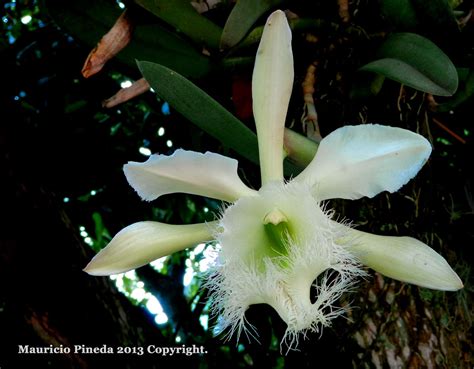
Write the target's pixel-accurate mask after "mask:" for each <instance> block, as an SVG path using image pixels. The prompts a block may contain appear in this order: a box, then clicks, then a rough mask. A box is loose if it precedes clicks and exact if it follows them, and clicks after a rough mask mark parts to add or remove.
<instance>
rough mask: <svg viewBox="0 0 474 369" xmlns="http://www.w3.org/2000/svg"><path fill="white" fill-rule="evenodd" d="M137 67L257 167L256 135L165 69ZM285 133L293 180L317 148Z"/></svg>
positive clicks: (174, 102) (186, 113)
mask: <svg viewBox="0 0 474 369" xmlns="http://www.w3.org/2000/svg"><path fill="white" fill-rule="evenodd" d="M138 67H139V69H140V71H141V72H142V74H143V76H144V77H145V79H146V80H147V81H148V83H150V85H151V86H152V87H153V89H154V90H155V91H156V93H157V94H158V95H159V96H160V97H161V98H162V99H164V100H165V101H167V102H168V103H169V104H170V105H171V106H173V108H174V109H176V110H177V111H178V112H179V113H180V114H182V115H183V116H184V117H185V118H186V119H188V120H189V121H190V122H192V123H194V124H195V125H197V126H198V127H199V128H201V129H202V130H203V131H206V132H207V133H208V134H210V135H211V136H213V137H215V138H216V139H218V140H219V141H220V142H222V143H223V144H224V145H226V146H227V147H229V148H231V149H233V150H235V151H236V152H237V153H238V154H240V155H242V156H243V157H245V158H247V159H248V160H250V161H252V162H253V163H255V164H258V162H259V160H258V143H257V136H256V135H255V133H254V132H253V131H252V130H250V129H249V128H247V126H245V125H244V124H243V123H242V122H241V121H240V120H238V119H237V118H236V117H234V116H233V115H232V114H231V113H230V112H229V111H227V110H226V109H225V108H224V107H223V106H222V105H220V104H219V103H218V102H217V101H215V100H214V99H213V98H212V97H211V96H209V95H208V94H207V93H206V92H204V91H203V90H201V89H200V88H199V87H197V86H196V85H195V84H193V83H192V82H191V81H189V80H187V79H186V78H184V77H183V76H181V75H179V74H178V73H176V72H174V71H173V70H171V69H169V68H166V67H165V66H163V65H159V64H155V63H151V62H147V61H139V62H138ZM286 131H287V132H285V140H286V141H287V143H288V145H290V146H291V147H292V150H291V151H292V152H290V153H289V154H290V158H289V159H290V161H286V162H285V163H284V164H285V165H284V168H285V174H286V175H288V176H291V175H296V174H298V173H299V172H300V171H301V168H300V167H298V166H296V165H295V164H297V165H300V166H306V165H307V164H308V163H309V161H310V159H312V157H313V156H314V153H315V152H316V149H317V146H316V145H315V144H314V143H312V142H311V141H310V140H308V139H307V138H305V137H303V136H301V137H297V136H300V135H297V134H296V133H294V134H292V135H291V136H289V134H288V131H289V130H288V129H287V130H286ZM290 133H291V132H290ZM299 148H300V149H299ZM282 149H283V148H282ZM291 160H293V162H291Z"/></svg>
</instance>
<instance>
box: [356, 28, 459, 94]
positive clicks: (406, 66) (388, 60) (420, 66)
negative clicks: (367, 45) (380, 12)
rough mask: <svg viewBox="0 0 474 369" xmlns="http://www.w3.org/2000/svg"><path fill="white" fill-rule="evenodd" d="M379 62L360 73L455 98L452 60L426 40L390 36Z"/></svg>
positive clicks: (412, 34)
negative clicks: (375, 75) (379, 75)
mask: <svg viewBox="0 0 474 369" xmlns="http://www.w3.org/2000/svg"><path fill="white" fill-rule="evenodd" d="M377 55H378V56H379V59H378V60H375V61H372V62H370V63H368V64H366V65H364V66H362V67H361V68H360V69H359V70H362V71H370V72H375V73H379V74H382V75H384V76H385V77H387V78H390V79H393V80H395V81H397V82H400V83H403V84H405V85H407V86H410V87H413V88H415V89H417V90H420V91H423V92H427V93H431V94H433V95H439V96H452V95H453V94H454V92H456V90H457V87H458V75H457V72H456V68H455V66H454V65H453V63H452V62H451V60H450V59H449V57H448V56H447V55H446V54H445V53H444V52H443V51H442V50H441V49H440V48H438V46H436V45H435V44H434V43H433V42H431V41H430V40H428V39H427V38H425V37H422V36H420V35H417V34H414V33H397V34H393V35H391V36H390V37H389V38H388V39H387V40H386V41H385V42H384V43H383V44H382V46H381V47H380V48H379V50H378V52H377Z"/></svg>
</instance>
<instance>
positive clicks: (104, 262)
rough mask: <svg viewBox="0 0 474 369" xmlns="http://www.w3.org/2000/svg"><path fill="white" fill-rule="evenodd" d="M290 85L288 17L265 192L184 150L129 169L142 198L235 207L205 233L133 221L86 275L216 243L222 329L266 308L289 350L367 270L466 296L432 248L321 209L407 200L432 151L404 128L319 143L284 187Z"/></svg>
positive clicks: (268, 35) (275, 45) (263, 48)
mask: <svg viewBox="0 0 474 369" xmlns="http://www.w3.org/2000/svg"><path fill="white" fill-rule="evenodd" d="M292 84H293V57H292V52H291V30H290V28H289V26H288V23H287V20H286V17H285V14H284V13H283V12H281V11H276V12H274V13H273V14H272V15H271V16H270V17H269V18H268V20H267V23H266V25H265V29H264V32H263V36H262V40H261V43H260V46H259V49H258V52H257V57H256V62H255V69H254V74H253V99H254V114H255V122H256V127H257V136H258V140H259V151H260V164H261V176H262V187H261V188H260V189H259V191H255V190H253V189H250V188H249V187H247V186H246V185H245V184H244V183H243V182H242V181H241V180H240V178H239V177H238V175H237V161H236V160H234V159H230V158H227V157H224V156H221V155H219V154H214V153H209V152H208V153H205V154H201V153H196V152H192V151H184V150H177V151H176V152H175V153H174V154H173V155H172V156H165V155H153V156H151V157H150V158H149V159H148V160H147V161H146V162H145V163H134V162H131V163H128V164H126V165H125V167H124V171H125V175H126V177H127V180H128V181H129V183H130V185H131V186H132V187H133V188H134V189H135V190H136V191H137V192H138V194H139V195H140V196H141V197H142V198H143V199H144V200H147V201H151V200H154V199H156V198H157V197H159V196H162V195H166V194H169V193H173V192H182V193H190V194H197V195H202V196H207V197H212V198H216V199H220V200H223V201H226V202H228V203H229V205H228V206H227V208H226V209H225V210H224V211H223V214H222V215H221V216H220V219H218V220H216V221H215V222H211V223H207V224H194V225H167V224H162V223H157V222H151V221H146V222H139V223H136V224H133V225H131V226H129V227H127V228H125V229H123V230H122V231H120V232H119V233H118V234H117V235H116V236H115V237H114V238H113V240H112V241H111V242H110V244H109V245H108V246H107V247H106V248H105V249H104V250H102V251H101V252H100V253H99V254H97V255H96V256H95V257H94V259H93V260H92V261H91V262H90V263H89V265H88V266H87V267H86V269H85V271H86V272H88V273H90V274H92V275H109V274H115V273H120V272H124V271H127V270H130V269H134V268H137V267H139V266H142V265H144V264H146V263H149V262H151V261H153V260H155V259H157V258H159V257H162V256H164V255H168V254H170V253H173V252H176V251H179V250H182V249H184V248H186V247H190V246H193V245H195V244H197V243H201V242H205V241H208V240H211V239H216V240H217V242H218V243H219V244H220V245H221V251H220V254H219V258H218V260H217V262H216V265H214V268H213V272H212V273H210V275H208V276H207V280H206V286H207V288H209V289H210V291H211V292H212V298H213V302H212V304H213V305H212V311H213V312H214V313H215V314H218V315H219V316H220V320H219V321H220V324H221V328H222V329H227V331H228V333H229V334H232V333H234V332H236V333H237V334H238V335H239V334H240V333H241V332H242V330H245V329H247V328H248V327H246V325H245V311H246V310H247V308H248V307H249V306H250V305H252V304H260V303H266V304H269V305H271V306H272V307H273V308H274V309H275V310H276V311H277V312H278V314H279V315H280V317H281V318H282V319H283V320H284V321H285V322H286V323H287V325H288V328H287V331H286V335H285V337H284V341H285V340H286V342H287V344H288V345H289V346H290V347H291V346H292V345H293V344H294V343H295V342H297V339H298V334H299V333H300V332H303V333H304V332H305V331H318V329H319V328H320V327H321V326H328V325H330V324H331V320H332V319H333V318H335V317H337V316H339V315H340V314H342V313H343V312H344V310H343V309H341V308H338V307H337V305H336V302H337V300H338V298H339V297H340V296H341V294H343V293H344V292H345V291H347V290H348V289H350V288H352V286H353V284H354V282H355V281H356V280H357V278H358V277H360V276H363V275H366V272H365V269H364V268H363V265H366V266H368V267H370V268H373V269H375V270H376V271H379V272H380V273H382V274H385V275H387V276H389V277H392V278H395V279H398V280H401V281H404V282H408V283H413V284H416V285H419V286H422V287H428V288H434V289H440V290H457V289H459V288H461V287H462V283H461V281H460V279H459V277H458V276H457V275H456V273H455V272H454V271H453V270H452V269H451V268H450V266H449V265H448V263H447V262H446V260H445V259H444V258H443V257H441V256H440V255H439V254H437V253H436V252H434V251H433V250H432V249H431V248H430V247H428V246H427V245H425V244H423V243H422V242H420V241H418V240H415V239H413V238H410V237H388V236H376V235H371V234H368V233H364V232H361V231H356V230H354V229H352V228H350V227H349V226H347V225H345V224H341V223H338V222H336V221H335V220H333V219H332V214H333V213H332V212H331V211H328V210H324V209H325V208H324V207H323V208H322V207H321V201H325V200H330V199H333V198H343V199H353V200H355V199H359V198H361V197H363V196H368V197H373V196H375V195H377V194H378V193H380V192H382V191H390V192H394V191H397V190H398V189H399V188H400V187H401V186H403V185H404V184H405V183H407V182H408V181H409V180H410V179H411V178H413V177H414V176H415V175H416V173H417V172H418V171H419V170H420V169H421V167H422V166H423V164H424V163H425V162H426V160H427V159H428V157H429V155H430V153H431V145H430V144H429V142H428V141H427V140H426V139H425V138H423V137H422V136H420V135H418V134H415V133H413V132H410V131H407V130H404V129H400V128H393V127H387V126H382V125H371V124H369V125H361V126H346V127H342V128H339V129H337V130H335V131H333V132H332V133H331V134H329V135H328V136H327V137H325V138H324V139H323V140H322V141H321V143H320V146H319V149H318V152H317V154H316V156H315V157H314V159H313V160H312V162H311V163H310V164H309V166H308V167H307V168H306V169H305V170H304V171H303V172H302V173H301V174H300V175H299V176H297V177H296V178H294V179H293V180H291V181H289V182H285V180H284V178H283V157H284V152H283V130H284V124H285V119H286V112H287V108H288V102H289V99H290V95H291V89H292ZM315 281H317V283H316V282H315ZM312 287H314V288H312ZM312 291H314V293H315V295H314V296H310V293H312Z"/></svg>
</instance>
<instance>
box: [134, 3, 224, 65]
mask: <svg viewBox="0 0 474 369" xmlns="http://www.w3.org/2000/svg"><path fill="white" fill-rule="evenodd" d="M135 2H136V3H137V4H138V5H140V6H142V7H143V8H145V9H146V10H148V11H149V12H151V13H153V14H154V15H156V16H157V17H158V18H160V19H162V20H164V21H165V22H166V23H168V24H170V25H172V26H173V27H174V28H176V29H177V30H179V31H180V32H182V33H184V34H185V35H186V36H188V37H189V38H190V39H192V40H193V41H194V42H196V43H197V44H199V45H205V46H207V47H210V48H213V49H217V48H218V47H219V40H220V38H221V34H222V28H220V27H219V26H218V25H216V24H215V23H213V22H211V21H210V20H209V19H207V18H205V17H203V16H202V15H201V14H199V13H198V12H197V11H196V9H194V8H193V7H192V5H191V2H190V1H187V0H135ZM190 60H192V59H190Z"/></svg>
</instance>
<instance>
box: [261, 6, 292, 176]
mask: <svg viewBox="0 0 474 369" xmlns="http://www.w3.org/2000/svg"><path fill="white" fill-rule="evenodd" d="M293 75H294V72H293V53H292V51H291V30H290V27H289V25H288V21H287V20H286V15H285V13H283V12H282V11H281V10H277V11H275V12H274V13H272V14H271V15H270V17H269V18H268V20H267V23H266V25H265V28H264V30H263V35H262V39H261V41H260V46H259V47H258V51H257V56H256V59H255V66H254V70H253V77H252V98H253V113H254V117H255V124H256V126H257V136H258V150H259V155H260V167H261V174H262V184H265V183H267V182H269V181H273V180H278V181H282V180H283V133H284V128H285V118H286V113H287V110H288V104H289V101H290V96H291V90H292V88H293Z"/></svg>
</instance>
